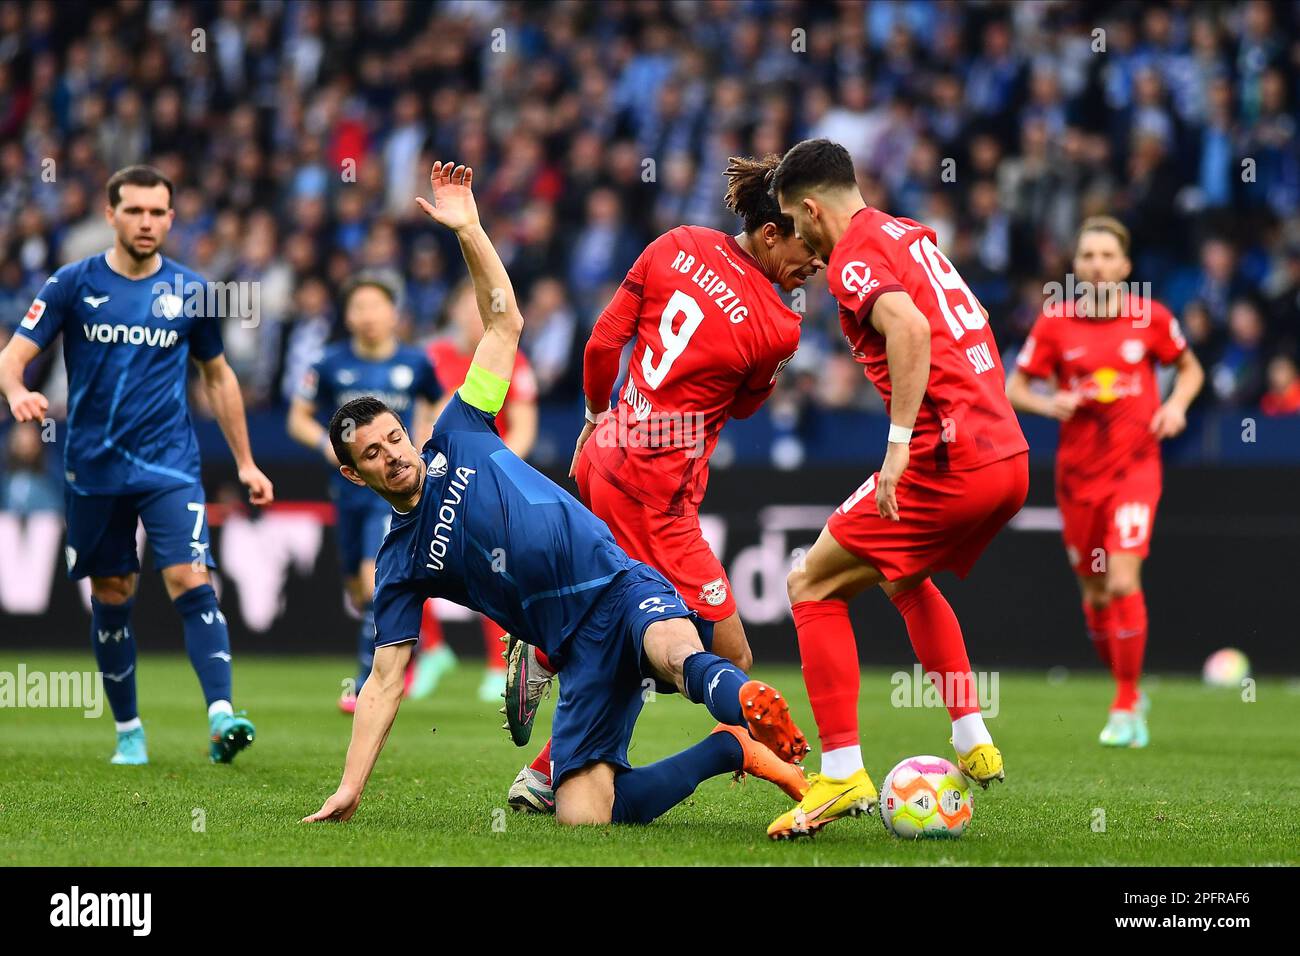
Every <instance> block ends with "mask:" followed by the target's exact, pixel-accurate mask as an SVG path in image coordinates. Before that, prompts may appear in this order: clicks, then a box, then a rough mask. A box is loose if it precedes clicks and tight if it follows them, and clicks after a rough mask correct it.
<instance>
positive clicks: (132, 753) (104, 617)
mask: <svg viewBox="0 0 1300 956" xmlns="http://www.w3.org/2000/svg"><path fill="white" fill-rule="evenodd" d="M135 585H136V575H135V574H116V575H110V576H107V577H92V578H91V579H90V597H91V602H90V607H91V624H90V640H91V645H92V647H93V649H94V652H95V661H96V663H97V664H98V666H99V670H100V672H101V673H102V674H103V675H104V681H105V683H104V691H105V694H106V696H107V697H108V704H109V708H110V709H111V710H112V711H113V721H114V724H115V726H116V729H117V747H116V749H114V751H113V756H112V758H111V762H112V763H115V764H125V765H140V764H146V763H148V762H149V755H148V751H147V750H146V749H145V739H144V726H143V725H142V724H141V722H140V712H139V710H138V708H137V706H136V693H135V635H134V634H133V633H131V608H132V605H133V604H134V603H135Z"/></svg>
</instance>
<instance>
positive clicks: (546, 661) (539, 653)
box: [533, 645, 555, 753]
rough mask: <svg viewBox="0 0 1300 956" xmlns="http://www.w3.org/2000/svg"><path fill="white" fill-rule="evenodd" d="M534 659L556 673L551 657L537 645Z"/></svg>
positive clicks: (534, 650) (534, 647)
mask: <svg viewBox="0 0 1300 956" xmlns="http://www.w3.org/2000/svg"><path fill="white" fill-rule="evenodd" d="M533 657H534V659H535V660H536V661H537V663H539V664H541V665H542V666H543V667H545V668H546V669H547V670H548V671H550V672H551V673H552V674H554V673H555V668H554V667H553V666H552V665H551V659H550V658H549V657H547V656H546V653H545V652H544V651H543V650H542V649H541V648H540V647H537V646H536V645H534V646H533ZM546 746H548V747H549V746H550V744H549V743H548V744H547V745H546ZM548 753H549V751H548Z"/></svg>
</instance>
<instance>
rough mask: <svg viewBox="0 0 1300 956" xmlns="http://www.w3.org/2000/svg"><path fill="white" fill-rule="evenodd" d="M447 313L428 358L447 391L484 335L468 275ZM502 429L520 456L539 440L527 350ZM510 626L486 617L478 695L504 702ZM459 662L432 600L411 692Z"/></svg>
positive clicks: (416, 693)
mask: <svg viewBox="0 0 1300 956" xmlns="http://www.w3.org/2000/svg"><path fill="white" fill-rule="evenodd" d="M447 315H448V317H449V318H450V319H451V332H450V334H448V335H446V336H444V337H442V338H438V339H434V340H433V341H432V342H430V343H429V348H428V352H429V361H430V362H432V363H433V368H434V372H435V373H436V374H437V376H438V382H439V384H440V385H442V388H443V393H444V394H446V395H452V394H454V393H455V391H456V389H458V388H459V387H460V386H461V383H462V382H464V381H465V376H466V375H467V374H468V373H469V367H470V363H471V362H472V361H473V359H474V350H475V349H476V348H478V343H479V342H480V341H481V340H482V338H483V321H482V319H480V318H479V314H478V304H477V303H476V302H475V300H474V284H473V283H472V282H470V281H469V280H468V279H465V280H463V281H462V282H461V283H460V284H459V285H458V286H456V288H455V289H453V290H452V292H451V295H450V296H448V299H447ZM496 425H497V433H498V434H499V435H500V436H501V440H502V441H504V442H505V443H506V447H507V448H509V449H510V450H511V451H512V452H514V453H515V454H516V455H518V456H519V457H520V458H527V457H528V455H529V453H530V452H531V451H532V450H533V444H534V442H536V441H537V377H536V376H535V375H534V374H533V368H532V366H531V365H529V364H528V359H527V358H525V357H524V353H523V351H522V350H520V351H519V352H517V353H515V369H514V373H513V375H511V378H510V391H509V392H507V393H506V401H505V404H504V405H503V406H502V407H501V411H500V412H498V413H497V419H496ZM504 636H505V631H503V630H502V629H501V627H500V626H499V625H498V624H497V623H496V622H495V621H491V620H489V619H488V618H486V617H485V618H483V647H484V654H485V655H486V663H487V672H486V673H485V674H484V675H483V681H482V683H480V684H479V689H478V696H479V700H482V701H484V702H485V703H498V704H499V703H500V702H501V693H502V691H504V690H505V686H506V676H505V675H506V668H505V661H504V660H502V659H501V650H502V648H503V647H504V646H505V645H504V644H503V643H502V638H503V637H504ZM455 664H456V655H455V654H454V653H452V650H451V648H450V647H449V646H448V645H447V644H446V643H445V642H444V641H443V636H442V626H441V624H440V623H439V621H438V617H437V615H436V614H435V613H434V610H433V602H432V601H428V602H426V603H425V607H424V618H423V621H422V623H421V627H420V656H419V657H418V658H416V662H415V670H414V677H413V679H412V682H411V696H412V697H414V698H417V699H419V698H422V697H427V696H429V695H430V694H432V693H433V691H434V689H435V688H436V687H437V685H438V682H439V681H440V680H441V679H442V676H443V675H444V674H445V673H447V671H449V670H451V668H452V667H454V666H455Z"/></svg>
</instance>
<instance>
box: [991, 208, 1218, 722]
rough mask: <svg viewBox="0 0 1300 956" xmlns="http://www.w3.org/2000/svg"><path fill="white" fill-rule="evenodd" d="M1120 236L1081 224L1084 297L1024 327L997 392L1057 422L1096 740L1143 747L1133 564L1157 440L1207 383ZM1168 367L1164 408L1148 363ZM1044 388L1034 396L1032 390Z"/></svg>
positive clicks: (1152, 504)
mask: <svg viewBox="0 0 1300 956" xmlns="http://www.w3.org/2000/svg"><path fill="white" fill-rule="evenodd" d="M1128 247H1129V236H1128V230H1127V229H1125V228H1124V226H1123V225H1122V224H1121V223H1119V222H1118V221H1117V220H1115V219H1112V218H1110V217H1109V216H1096V217H1093V218H1090V219H1087V220H1085V221H1084V223H1083V226H1082V227H1081V228H1080V230H1079V238H1078V241H1077V245H1076V248H1075V254H1074V276H1075V279H1076V281H1077V282H1078V283H1079V284H1080V285H1079V286H1078V288H1079V290H1080V291H1082V292H1084V293H1086V294H1084V295H1082V296H1081V297H1080V298H1079V299H1078V300H1077V301H1075V300H1073V299H1067V300H1066V301H1064V302H1062V303H1061V304H1060V305H1059V307H1058V306H1050V307H1049V308H1047V309H1045V310H1044V312H1043V314H1042V315H1040V316H1039V317H1038V321H1037V322H1035V323H1034V328H1033V331H1032V332H1031V333H1030V335H1029V338H1028V339H1027V340H1026V342H1025V346H1024V348H1023V349H1022V350H1021V352H1020V356H1019V358H1018V359H1017V362H1016V366H1017V367H1016V370H1015V371H1014V372H1013V373H1012V375H1011V378H1010V380H1009V381H1008V382H1007V394H1008V396H1009V397H1010V399H1011V402H1012V404H1013V405H1015V407H1016V408H1018V409H1020V410H1021V411H1025V412H1033V413H1034V414H1036V415H1045V416H1047V417H1049V418H1055V419H1057V420H1058V421H1060V422H1061V443H1060V448H1059V450H1058V451H1057V454H1056V500H1057V504H1058V505H1059V506H1060V509H1061V518H1062V536H1063V537H1064V539H1065V551H1066V555H1067V556H1068V557H1069V560H1070V566H1071V567H1072V568H1073V569H1074V573H1075V574H1076V575H1077V576H1078V578H1079V588H1080V590H1081V591H1082V592H1083V615H1084V620H1085V621H1086V623H1087V626H1088V633H1089V636H1090V637H1091V638H1092V642H1093V646H1094V647H1095V648H1096V649H1097V654H1098V656H1099V657H1100V658H1101V660H1102V662H1103V663H1104V664H1105V665H1106V666H1107V667H1108V668H1109V669H1110V672H1111V674H1112V675H1114V678H1115V697H1114V699H1113V700H1112V702H1111V710H1110V719H1109V720H1108V721H1107V723H1106V727H1105V729H1103V730H1102V732H1101V742H1102V743H1103V744H1105V745H1106V746H1111V747H1145V746H1146V745H1147V742H1148V740H1149V733H1148V731H1147V725H1146V706H1145V698H1143V697H1142V695H1141V694H1139V692H1138V679H1139V677H1140V676H1141V674H1142V657H1143V654H1144V652H1145V650H1146V641H1147V609H1146V598H1145V597H1144V596H1143V594H1142V560H1143V559H1144V558H1145V557H1146V556H1147V552H1148V549H1149V548H1150V545H1151V529H1152V526H1153V524H1154V522H1155V516H1156V504H1157V503H1158V502H1159V500H1160V475H1161V468H1160V447H1159V446H1160V441H1161V440H1162V439H1165V438H1171V437H1173V436H1174V435H1177V434H1178V433H1179V432H1181V431H1182V430H1183V429H1184V428H1185V427H1186V425H1187V407H1188V405H1190V404H1191V402H1192V400H1193V399H1194V398H1195V397H1196V393H1197V392H1199V391H1200V389H1201V384H1202V383H1203V382H1204V381H1205V373H1204V372H1203V371H1202V370H1201V365H1200V362H1198V361H1197V360H1196V356H1195V355H1193V354H1192V351H1191V349H1189V348H1188V347H1187V343H1186V341H1184V339H1183V336H1182V333H1181V332H1180V331H1179V329H1178V321H1177V320H1176V319H1175V318H1174V317H1173V315H1171V314H1170V312H1169V310H1168V309H1166V308H1165V307H1164V306H1163V305H1161V304H1160V303H1159V302H1154V301H1152V300H1150V299H1148V298H1144V297H1142V296H1139V295H1135V294H1132V293H1131V292H1130V290H1129V289H1128V288H1127V285H1126V280H1127V279H1128V276H1129V271H1130V270H1131V268H1132V265H1131V263H1130V262H1129V258H1128ZM1157 362H1160V363H1164V364H1166V365H1169V364H1172V365H1173V366H1174V368H1175V369H1176V372H1175V376H1174V388H1173V391H1172V392H1171V394H1170V396H1169V398H1168V399H1166V400H1165V401H1164V402H1163V403H1162V402H1161V401H1160V394H1159V391H1158V386H1157V384H1156V374H1155V371H1156V363H1157ZM1033 379H1048V380H1050V381H1052V382H1053V383H1054V384H1053V389H1052V392H1051V393H1050V394H1039V393H1038V392H1035V391H1034V390H1033V389H1032V388H1031V380H1033Z"/></svg>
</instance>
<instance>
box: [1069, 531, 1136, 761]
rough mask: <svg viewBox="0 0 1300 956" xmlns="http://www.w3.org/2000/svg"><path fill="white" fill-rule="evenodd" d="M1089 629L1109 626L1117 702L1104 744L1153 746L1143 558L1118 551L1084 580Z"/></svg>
mask: <svg viewBox="0 0 1300 956" xmlns="http://www.w3.org/2000/svg"><path fill="white" fill-rule="evenodd" d="M1079 584H1080V588H1081V589H1082V591H1083V597H1084V603H1085V606H1086V609H1088V610H1091V611H1092V616H1091V617H1090V619H1089V626H1090V629H1092V628H1093V627H1096V626H1098V624H1097V622H1098V621H1100V622H1101V625H1100V626H1103V627H1105V633H1106V635H1107V641H1108V650H1109V656H1110V669H1111V674H1112V675H1113V676H1114V678H1115V697H1114V699H1113V700H1112V701H1111V707H1110V716H1109V718H1108V719H1107V722H1106V726H1105V727H1104V728H1103V729H1102V732H1101V735H1100V738H1099V739H1100V742H1101V743H1102V744H1103V745H1104V746H1108V747H1145V746H1147V744H1148V743H1149V742H1150V732H1149V731H1148V729H1147V723H1146V714H1147V709H1148V703H1147V699H1146V697H1145V695H1143V694H1142V692H1141V690H1140V688H1139V686H1138V681H1139V679H1140V678H1141V676H1142V660H1143V657H1144V656H1145V654H1146V638H1147V611H1146V597H1145V595H1144V594H1143V592H1142V556H1141V555H1140V554H1137V553H1135V552H1129V551H1117V552H1114V553H1112V554H1110V555H1108V561H1107V565H1106V571H1105V573H1104V574H1098V575H1092V576H1080V578H1079Z"/></svg>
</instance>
